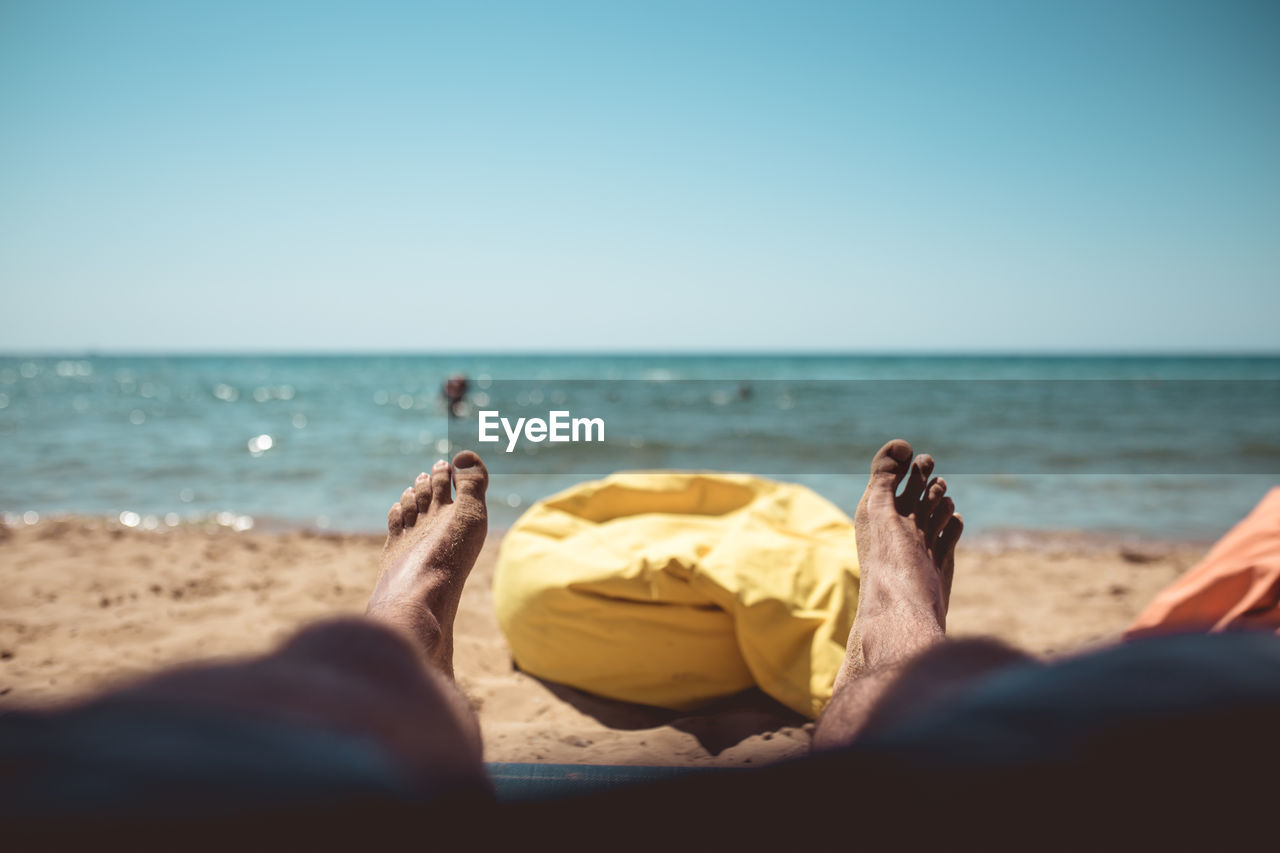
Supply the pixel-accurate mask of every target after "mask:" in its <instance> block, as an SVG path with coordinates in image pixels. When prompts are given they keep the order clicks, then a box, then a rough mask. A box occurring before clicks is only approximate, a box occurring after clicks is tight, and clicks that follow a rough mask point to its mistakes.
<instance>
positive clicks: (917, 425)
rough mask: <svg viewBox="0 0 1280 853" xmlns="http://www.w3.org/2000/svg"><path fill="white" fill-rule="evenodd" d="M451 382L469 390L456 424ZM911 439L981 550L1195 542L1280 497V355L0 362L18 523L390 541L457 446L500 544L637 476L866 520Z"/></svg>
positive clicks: (3, 461)
mask: <svg viewBox="0 0 1280 853" xmlns="http://www.w3.org/2000/svg"><path fill="white" fill-rule="evenodd" d="M451 376H463V377H466V380H467V385H466V388H467V390H466V393H465V395H464V397H463V399H462V400H461V401H460V402H458V403H457V405H456V406H454V407H453V412H452V413H451V411H450V406H449V404H448V403H447V402H446V400H445V398H444V395H443V394H442V386H443V384H444V382H445V381H446V380H447V379H448V378H449V377H451ZM486 411H487V412H493V413H498V414H500V415H501V416H502V417H508V418H509V420H510V421H511V422H512V423H515V422H516V421H517V420H518V418H520V417H523V418H525V419H526V422H527V421H528V420H530V419H533V418H541V419H544V420H547V419H549V416H550V414H551V413H552V412H555V411H562V412H567V413H571V417H573V418H577V417H582V418H586V419H591V418H598V419H599V420H600V421H601V422H602V423H603V428H602V429H601V430H600V432H601V433H602V435H600V436H599V440H598V441H596V440H593V441H590V442H588V441H585V440H583V441H579V442H573V441H566V442H561V443H557V444H553V443H551V442H550V441H549V440H544V441H541V442H539V441H536V440H534V439H533V438H530V437H529V436H530V434H529V433H524V434H523V435H522V436H521V438H520V440H519V441H518V442H517V443H516V446H515V447H513V448H511V449H510V450H508V445H509V441H508V439H507V437H506V436H505V435H502V437H501V438H500V440H498V441H495V442H481V441H480V440H479V439H480V433H479V428H478V424H479V415H480V413H481V412H486ZM584 432H585V431H584ZM533 435H534V436H536V435H537V433H536V432H535V433H533ZM893 437H902V438H906V439H907V440H908V441H910V442H912V444H913V445H914V446H915V447H916V449H917V450H918V451H922V452H923V451H927V452H930V453H932V454H933V455H934V457H935V459H936V462H937V469H936V473H937V474H940V475H942V476H944V477H945V478H946V479H947V482H948V487H949V493H950V494H951V495H952V496H953V498H954V500H955V501H956V504H957V507H958V509H959V511H960V512H961V513H962V514H963V516H964V518H965V522H966V529H967V534H966V535H970V536H975V535H976V536H979V537H982V536H1003V535H1014V534H1016V535H1019V536H1027V537H1032V538H1034V536H1035V535H1036V534H1038V533H1045V534H1082V535H1087V536H1088V535H1091V536H1099V537H1127V538H1136V539H1164V540H1169V539H1172V540H1187V541H1203V540H1207V539H1212V538H1215V537H1217V536H1219V535H1220V534H1221V533H1223V532H1224V531H1225V530H1226V529H1228V528H1229V527H1230V526H1231V525H1232V524H1233V523H1234V522H1235V521H1237V520H1238V519H1239V518H1241V517H1242V516H1243V515H1244V514H1246V513H1247V512H1248V511H1249V510H1250V508H1251V507H1253V506H1254V504H1255V503H1256V502H1257V501H1258V500H1259V499H1260V498H1261V497H1262V495H1263V494H1264V493H1265V492H1266V491H1267V489H1269V488H1271V487H1273V486H1276V485H1278V484H1280V358H1278V357H1172V356H1170V357H1138V356H1125V357H1065V356H1063V357H1055V356H1035V357H1027V356H1020V357H1011V356H900V355H892V356H872V355H793V356H792V355H767V356H766V355H617V354H591V355H579V354H574V355H514V354H493V355H484V354H467V355H457V356H445V355H346V354H343V355H315V354H298V355H234V356H232V355H172V356H150V355H149V356H102V355H66V356H40V357H34V356H21V355H11V356H4V357H0V512H3V518H4V521H5V522H6V523H8V524H11V525H16V524H23V523H36V522H38V521H39V520H40V519H48V518H50V517H58V516H64V515H74V516H90V517H95V518H102V519H107V520H109V521H110V523H112V524H121V525H124V526H126V527H137V528H142V529H156V530H163V529H169V528H172V527H176V526H179V525H187V524H202V525H218V526H223V527H229V528H232V529H237V530H247V529H266V530H272V529H282V528H298V527H302V528H310V529H317V530H331V531H344V532H364V531H377V530H379V529H381V528H383V526H384V524H385V516H386V511H387V508H388V507H389V505H390V504H391V503H392V502H393V501H394V500H396V499H397V497H398V495H399V493H400V492H401V490H402V489H403V488H404V487H405V486H407V485H409V484H410V483H411V482H412V480H413V478H414V476H415V475H417V474H418V473H419V472H420V471H425V470H428V469H429V468H430V466H431V464H432V462H434V461H435V460H436V459H439V458H442V457H447V456H449V455H451V454H452V453H454V452H456V451H457V450H458V449H461V448H463V447H470V448H471V449H474V450H476V451H478V452H479V453H480V454H481V455H482V456H483V457H484V458H485V459H486V461H487V462H488V464H489V467H490V470H491V472H492V475H493V476H492V484H491V489H490V500H489V504H490V512H491V519H492V521H491V524H492V526H493V527H495V528H498V529H501V528H505V527H508V526H510V525H511V524H512V523H513V522H514V521H515V520H516V519H517V518H518V517H519V516H520V514H521V513H522V512H524V511H525V510H527V509H528V507H529V506H530V505H531V504H532V503H533V502H535V501H537V500H539V499H541V498H544V497H547V496H548V495H551V494H554V493H556V492H557V491H559V490H562V489H564V488H568V487H570V486H572V485H574V484H575V483H580V482H583V481H585V480H591V479H598V478H600V477H604V476H607V475H608V474H610V473H613V472H615V471H622V470H659V469H660V470H670V469H679V470H708V471H734V472H745V473H749V474H756V475H759V476H764V477H769V478H772V479H778V480H786V481H791V482H799V483H802V484H804V485H807V486H809V487H810V488H812V489H814V490H815V491H817V492H818V493H819V494H821V495H823V496H825V497H826V498H827V499H829V500H830V501H832V502H833V503H835V504H836V505H838V506H840V507H841V508H843V509H844V510H845V511H846V512H848V513H850V514H852V513H853V511H854V508H855V506H856V505H857V502H858V498H859V496H860V495H861V493H862V489H863V486H864V485H865V482H866V471H867V464H868V462H869V460H870V455H871V453H872V452H874V450H875V448H877V447H878V446H880V445H881V444H882V443H883V442H884V441H886V440H888V439H889V438H893Z"/></svg>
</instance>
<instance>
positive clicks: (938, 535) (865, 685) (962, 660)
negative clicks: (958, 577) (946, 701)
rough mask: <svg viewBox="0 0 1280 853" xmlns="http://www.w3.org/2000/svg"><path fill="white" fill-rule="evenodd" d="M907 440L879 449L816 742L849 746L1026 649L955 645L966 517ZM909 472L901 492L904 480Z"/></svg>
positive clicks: (857, 523) (858, 521)
mask: <svg viewBox="0 0 1280 853" xmlns="http://www.w3.org/2000/svg"><path fill="white" fill-rule="evenodd" d="M911 457H912V450H911V445H909V444H908V443H907V442H905V441H902V440H901V439H898V440H894V441H891V442H889V443H888V444H886V445H885V446H884V447H882V448H880V450H879V452H877V453H876V455H875V457H874V458H873V459H872V461H871V479H870V481H869V482H868V483H867V489H866V491H865V492H864V493H863V495H862V500H861V501H860V502H859V503H858V509H857V512H856V513H855V514H854V518H853V525H854V532H855V535H856V536H857V540H858V563H859V566H860V568H861V572H862V578H861V587H860V590H859V600H858V614H857V617H856V618H855V619H854V623H853V630H852V631H851V632H850V634H849V643H848V647H847V650H846V654H845V661H844V666H843V667H842V668H841V670H840V673H839V674H838V675H837V676H836V683H835V692H834V695H833V696H832V697H831V702H830V704H829V705H828V706H827V710H826V712H825V713H824V714H823V715H822V718H821V719H820V720H819V721H818V727H817V731H816V732H815V733H814V748H815V749H817V750H824V749H832V748H836V747H840V746H845V745H847V744H849V743H850V742H851V741H852V740H853V739H854V738H855V737H857V736H858V734H859V733H861V732H862V731H864V730H866V729H867V728H869V727H873V726H878V725H881V724H883V723H888V722H892V721H894V720H895V719H899V718H901V716H903V715H905V714H908V713H911V712H912V711H913V710H915V709H917V708H920V707H923V706H925V705H927V704H929V703H930V702H933V701H936V700H937V699H938V698H939V697H940V696H941V695H942V694H944V693H946V692H948V691H950V690H952V689H954V688H955V687H957V686H960V685H961V684H964V683H966V682H968V681H970V680H971V679H973V678H974V677H976V676H977V675H980V674H983V673H986V672H988V671H990V670H991V669H992V668H994V667H997V666H1003V665H1005V664H1007V663H1011V662H1014V661H1018V660H1025V659H1026V658H1025V655H1022V654H1021V653H1020V652H1016V651H1014V650H1012V649H1009V648H1007V647H1005V646H1003V645H1001V644H998V643H994V642H990V641H970V642H966V643H954V644H946V643H944V642H943V640H944V639H945V633H946V624H947V607H948V604H949V603H950V598H951V579H952V574H953V572H954V570H955V547H956V542H957V541H958V540H959V538H960V534H961V532H962V531H963V530H964V523H963V521H962V520H961V518H960V516H958V515H956V514H955V504H954V503H953V501H952V500H951V498H949V497H946V491H947V484H946V481H945V480H942V479H938V478H935V479H933V480H930V479H929V475H930V474H932V473H933V458H932V457H930V456H928V455H921V456H919V457H917V458H916V459H915V461H914V462H913V461H912V458H911ZM904 479H906V485H905V486H904V487H903V490H902V494H898V493H897V491H898V486H899V485H900V484H901V483H902V482H903V480H904Z"/></svg>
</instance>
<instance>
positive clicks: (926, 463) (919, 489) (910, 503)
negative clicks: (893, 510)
mask: <svg viewBox="0 0 1280 853" xmlns="http://www.w3.org/2000/svg"><path fill="white" fill-rule="evenodd" d="M932 473H933V457H932V456H930V455H929V454H927V453H922V454H920V455H919V456H917V457H916V459H915V461H914V462H912V463H911V473H910V475H908V476H907V484H906V486H904V487H903V489H902V494H901V495H899V496H898V511H899V512H901V513H902V514H903V515H906V514H907V513H911V512H915V510H916V507H917V506H918V505H919V504H920V496H921V495H922V494H924V485H925V483H927V482H928V481H929V475H930V474H932Z"/></svg>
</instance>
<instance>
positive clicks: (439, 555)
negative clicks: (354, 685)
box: [366, 450, 489, 676]
mask: <svg viewBox="0 0 1280 853" xmlns="http://www.w3.org/2000/svg"><path fill="white" fill-rule="evenodd" d="M488 485H489V472H488V471H486V470H485V467H484V463H483V462H481V461H480V457H479V456H477V455H476V454H475V453H473V452H471V451H470V450H464V451H462V452H461V453H459V454H458V455H457V456H455V457H453V464H452V465H450V464H449V463H448V462H445V461H444V460H443V459H441V460H440V461H439V462H437V463H436V464H435V465H434V466H433V467H432V469H431V473H429V474H428V473H425V472H424V473H422V474H419V475H418V478H417V480H415V481H414V484H413V486H412V487H411V488H408V489H405V490H404V493H403V494H401V495H400V502H399V503H397V504H394V505H393V506H392V507H391V510H390V511H389V512H388V513H387V543H386V545H385V546H384V547H383V549H382V560H381V563H382V571H381V573H380V574H379V576H378V582H377V585H376V586H375V587H374V590H373V594H372V595H371V596H370V597H369V607H368V609H367V610H366V614H367V615H368V616H369V617H371V618H373V619H377V620H379V621H382V622H386V623H389V624H392V625H395V626H396V627H399V628H401V629H404V630H407V631H408V632H409V633H410V634H411V635H412V636H413V637H414V638H415V639H416V640H417V641H418V642H419V643H420V644H421V645H422V647H423V649H425V651H426V653H427V657H428V658H429V659H430V660H431V661H432V662H433V663H434V664H436V665H437V666H438V667H439V668H440V670H441V671H442V672H444V673H445V674H446V675H449V676H452V675H453V620H454V617H455V616H456V615H457V612H458V599H459V598H460V597H461V596H462V587H463V584H465V583H466V580H467V576H468V575H469V574H471V568H472V566H474V565H475V562H476V557H478V556H479V555H480V549H481V548H482V547H483V546H484V538H485V534H486V532H487V531H488V528H489V521H488V511H487V509H486V508H485V503H484V496H485V490H486V489H487V488H488ZM454 486H456V488H457V496H456V497H454V495H453V487H454Z"/></svg>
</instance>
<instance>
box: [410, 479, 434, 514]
mask: <svg viewBox="0 0 1280 853" xmlns="http://www.w3.org/2000/svg"><path fill="white" fill-rule="evenodd" d="M413 502H414V504H415V505H416V506H417V507H418V515H426V513H427V510H429V509H431V475H430V474H428V473H427V472H426V471H423V472H422V473H421V474H419V475H418V479H416V480H414V481H413Z"/></svg>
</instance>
